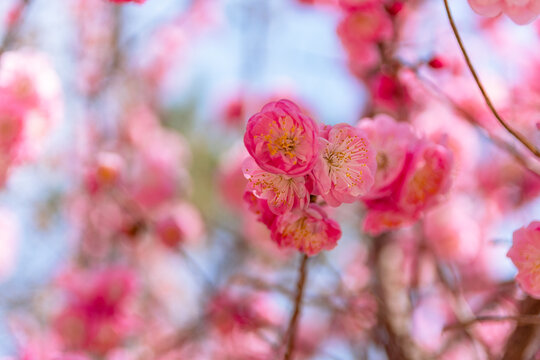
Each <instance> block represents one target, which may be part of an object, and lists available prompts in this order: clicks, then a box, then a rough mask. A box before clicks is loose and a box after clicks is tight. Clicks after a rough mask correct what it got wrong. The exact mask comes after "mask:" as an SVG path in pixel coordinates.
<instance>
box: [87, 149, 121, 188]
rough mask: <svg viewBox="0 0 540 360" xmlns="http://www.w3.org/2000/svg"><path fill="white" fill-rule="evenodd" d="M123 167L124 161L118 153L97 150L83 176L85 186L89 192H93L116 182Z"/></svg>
mask: <svg viewBox="0 0 540 360" xmlns="http://www.w3.org/2000/svg"><path fill="white" fill-rule="evenodd" d="M125 167H126V164H125V161H124V159H123V158H122V156H120V155H119V154H117V153H115V152H111V151H101V152H99V153H98V154H97V155H96V158H95V159H92V160H91V164H90V165H89V166H88V169H87V172H86V176H85V183H86V187H87V188H88V190H89V191H90V192H95V191H98V190H100V189H102V188H103V187H107V186H111V185H115V184H117V183H118V181H119V180H120V178H121V176H122V173H123V172H124V171H125Z"/></svg>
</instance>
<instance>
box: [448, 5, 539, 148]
mask: <svg viewBox="0 0 540 360" xmlns="http://www.w3.org/2000/svg"><path fill="white" fill-rule="evenodd" d="M443 1H444V7H445V8H446V14H447V15H448V20H449V21H450V26H451V27H452V31H453V32H454V35H455V37H456V40H457V42H458V44H459V47H460V49H461V52H462V53H463V56H464V57H465V62H466V63H467V66H468V67H469V70H470V71H471V74H472V76H473V78H474V80H475V81H476V84H477V85H478V88H479V89H480V92H481V93H482V96H483V97H484V100H485V101H486V104H487V106H488V108H489V109H490V110H491V112H492V113H493V115H494V116H495V118H496V119H497V120H498V121H499V123H500V124H501V125H502V126H503V127H504V128H505V129H506V130H507V131H508V132H509V133H510V134H512V135H513V136H514V137H515V138H516V139H517V140H518V141H519V142H521V143H522V144H523V145H524V146H525V147H526V148H527V149H529V150H530V151H531V152H532V153H533V154H534V155H535V156H536V157H539V158H540V150H539V149H538V148H536V146H534V144H533V143H531V142H530V141H529V140H527V138H525V136H523V135H522V134H521V133H519V132H518V131H517V130H514V129H512V127H510V125H508V124H507V123H506V121H505V120H504V119H503V118H502V117H501V116H500V115H499V113H498V112H497V110H496V109H495V106H493V103H492V102H491V99H490V98H489V96H488V94H487V92H486V90H485V89H484V86H483V85H482V82H481V81H480V78H479V77H478V74H477V73H476V70H475V69H474V67H473V65H472V62H471V59H470V58H469V55H468V54H467V51H466V50H465V46H464V45H463V41H462V40H461V36H460V35H459V32H458V29H457V27H456V24H455V22H454V18H453V17H452V13H451V12H450V7H449V6H448V0H443Z"/></svg>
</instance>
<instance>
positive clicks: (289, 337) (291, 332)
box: [283, 255, 308, 360]
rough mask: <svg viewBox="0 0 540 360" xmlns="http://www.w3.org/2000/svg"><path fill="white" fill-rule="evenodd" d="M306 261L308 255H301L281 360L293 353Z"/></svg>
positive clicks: (304, 280) (286, 359)
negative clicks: (285, 345)
mask: <svg viewBox="0 0 540 360" xmlns="http://www.w3.org/2000/svg"><path fill="white" fill-rule="evenodd" d="M307 261H308V256H307V255H303V256H302V261H301V262H300V268H299V269H298V283H297V284H296V298H295V300H294V310H293V313H292V316H291V320H290V321H289V326H288V327H287V331H286V332H285V338H284V339H285V341H287V347H286V349H285V356H284V357H283V360H291V359H292V356H293V353H294V340H295V338H296V328H297V325H298V319H299V318H300V311H301V309H302V296H303V295H304V287H305V283H306V277H307Z"/></svg>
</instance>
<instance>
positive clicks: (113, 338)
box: [54, 267, 136, 355]
mask: <svg viewBox="0 0 540 360" xmlns="http://www.w3.org/2000/svg"><path fill="white" fill-rule="evenodd" d="M60 285H61V286H62V287H64V289H65V290H66V292H67V293H66V295H67V303H66V305H65V306H64V308H63V309H62V310H61V311H60V313H59V314H58V315H57V316H56V318H55V320H54V328H55V330H56V332H57V334H58V335H59V337H60V338H61V339H62V343H63V344H64V347H65V349H66V350H74V351H84V352H89V353H92V354H99V355H104V354H106V353H107V352H108V351H110V350H111V349H113V348H115V347H116V346H118V345H119V344H120V343H121V342H122V341H123V340H124V339H125V338H126V337H127V336H128V335H129V334H130V333H131V332H133V330H134V326H133V325H134V322H133V319H130V316H129V315H128V311H127V307H128V305H129V302H130V301H131V300H132V298H133V296H134V294H135V288H136V278H135V274H134V273H133V272H132V271H131V270H128V269H126V268H122V267H110V268H106V269H102V270H94V272H90V271H89V270H86V271H80V272H70V273H66V274H64V275H63V276H62V277H61V278H60Z"/></svg>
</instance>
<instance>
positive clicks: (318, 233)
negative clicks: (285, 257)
mask: <svg viewBox="0 0 540 360" xmlns="http://www.w3.org/2000/svg"><path fill="white" fill-rule="evenodd" d="M271 231H272V235H271V236H272V240H274V241H275V242H276V243H277V244H278V245H279V246H280V247H282V248H295V249H297V250H299V251H301V252H303V253H305V254H306V255H309V256H312V255H316V254H318V253H319V252H320V251H321V250H332V249H333V248H334V247H336V245H337V241H338V240H339V239H340V238H341V229H340V227H339V224H338V223H337V222H335V221H334V220H332V219H330V218H329V217H328V215H327V214H326V212H325V211H324V210H323V209H322V208H321V207H320V206H318V205H316V204H313V203H312V204H310V205H309V207H308V208H307V209H303V210H300V209H298V210H293V211H291V212H288V213H286V214H284V215H281V216H278V217H277V218H276V221H275V222H274V224H273V225H272V229H271Z"/></svg>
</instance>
